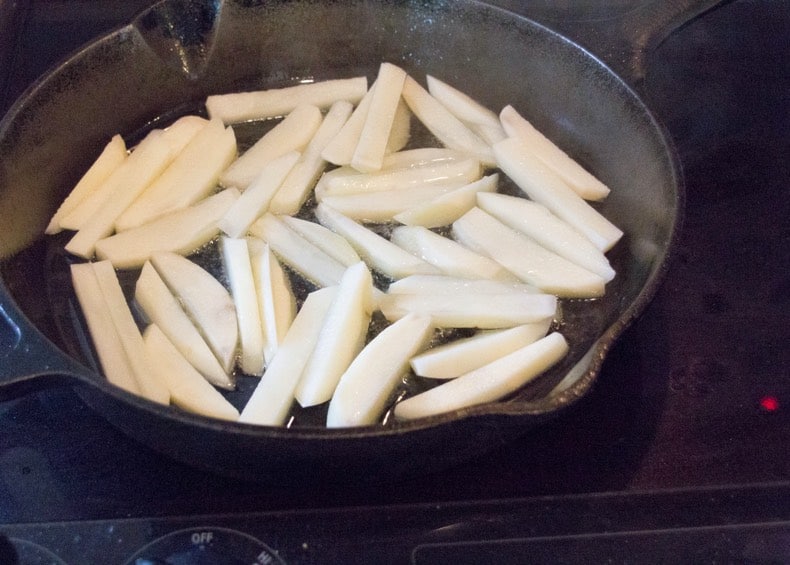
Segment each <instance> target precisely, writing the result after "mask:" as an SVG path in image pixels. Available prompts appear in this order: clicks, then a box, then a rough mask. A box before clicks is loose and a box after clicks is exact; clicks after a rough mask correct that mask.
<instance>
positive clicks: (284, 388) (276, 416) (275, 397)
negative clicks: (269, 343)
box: [239, 286, 337, 426]
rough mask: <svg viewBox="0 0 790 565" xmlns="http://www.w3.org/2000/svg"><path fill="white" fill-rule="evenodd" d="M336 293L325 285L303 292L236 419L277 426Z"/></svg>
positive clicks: (285, 414)
mask: <svg viewBox="0 0 790 565" xmlns="http://www.w3.org/2000/svg"><path fill="white" fill-rule="evenodd" d="M336 294H337V287H335V286H328V287H325V288H322V289H319V290H316V291H314V292H311V293H310V294H308V295H307V298H306V299H305V301H304V304H302V307H301V308H300V309H299V312H298V313H297V314H296V318H294V321H293V323H292V324H291V327H290V328H288V332H287V333H286V334H285V336H284V338H283V340H282V342H281V343H280V347H278V349H277V353H276V354H275V355H274V357H273V358H272V360H271V362H270V363H269V365H268V366H267V367H266V371H265V372H264V373H263V376H262V377H261V380H260V382H259V383H258V384H257V385H256V387H255V390H254V391H253V393H252V396H250V399H249V400H248V401H247V403H246V404H245V405H244V409H243V410H242V411H241V416H240V418H239V421H240V422H247V423H250V424H258V425H263V426H281V425H283V424H284V423H285V419H286V418H287V417H288V412H289V411H290V410H291V406H292V405H293V403H294V391H295V390H296V385H297V384H298V382H299V377H301V375H302V372H303V371H304V368H305V365H307V361H308V360H309V359H310V356H311V355H312V353H313V349H315V345H316V343H317V341H318V335H319V333H320V332H321V327H322V326H323V324H324V319H325V318H326V313H327V312H328V311H329V307H330V305H331V304H332V301H333V300H334V299H335V296H336Z"/></svg>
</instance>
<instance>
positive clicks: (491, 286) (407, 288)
mask: <svg viewBox="0 0 790 565" xmlns="http://www.w3.org/2000/svg"><path fill="white" fill-rule="evenodd" d="M387 292H388V293H389V294H441V295H445V296H459V297H463V296H466V297H469V296H483V297H485V296H488V295H491V294H510V293H517V294H541V292H540V290H538V289H537V288H535V287H534V286H531V285H528V284H525V283H523V282H520V281H506V280H499V281H497V280H490V279H465V278H460V277H452V276H448V275H411V276H409V277H404V278H402V279H400V280H397V281H395V282H393V283H392V284H390V285H389V288H388V289H387Z"/></svg>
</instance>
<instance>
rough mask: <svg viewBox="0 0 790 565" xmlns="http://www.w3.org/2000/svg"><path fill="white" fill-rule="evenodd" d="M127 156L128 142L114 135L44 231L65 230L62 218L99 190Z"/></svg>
mask: <svg viewBox="0 0 790 565" xmlns="http://www.w3.org/2000/svg"><path fill="white" fill-rule="evenodd" d="M126 156H127V155H126V143H124V140H123V138H122V137H121V136H120V135H114V136H113V137H112V139H111V140H110V141H109V142H108V143H107V145H105V146H104V149H103V150H102V152H101V153H100V154H99V156H98V157H97V158H96V160H95V161H94V162H93V164H92V165H91V166H90V168H89V169H88V170H87V171H86V172H85V174H84V175H82V177H81V178H80V180H79V181H78V182H77V184H76V185H75V186H74V188H73V189H72V190H71V192H70V193H69V195H68V196H67V197H66V199H65V200H64V201H63V202H62V203H61V205H60V206H59V207H58V209H57V211H56V212H55V214H54V215H53V216H52V218H51V219H50V221H49V225H47V228H46V230H45V231H44V233H46V234H48V235H52V234H56V233H58V232H60V231H61V230H63V229H64V228H63V226H61V225H60V221H61V219H62V218H64V217H65V216H66V215H68V214H69V213H70V212H71V211H72V210H74V209H75V208H76V207H77V206H78V205H79V203H80V202H82V201H83V200H84V199H85V198H87V197H88V195H90V194H92V193H93V192H94V191H96V190H98V189H99V188H100V187H101V186H102V184H103V183H104V182H105V181H106V180H107V179H108V178H109V177H110V175H111V174H112V173H113V172H115V170H116V169H117V168H118V167H120V166H121V163H123V162H124V161H125V160H126Z"/></svg>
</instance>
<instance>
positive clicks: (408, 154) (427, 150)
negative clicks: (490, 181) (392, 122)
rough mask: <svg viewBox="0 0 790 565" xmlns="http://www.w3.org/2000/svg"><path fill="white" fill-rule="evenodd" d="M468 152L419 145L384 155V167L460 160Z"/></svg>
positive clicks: (464, 157) (405, 166) (436, 163)
mask: <svg viewBox="0 0 790 565" xmlns="http://www.w3.org/2000/svg"><path fill="white" fill-rule="evenodd" d="M468 158H469V157H468V156H467V155H466V153H462V152H461V151H456V150H455V149H448V148H447V147H419V148H416V149H406V150H404V151H396V152H395V153H389V154H388V155H386V156H385V157H384V162H383V163H382V164H381V168H382V169H407V168H410V167H425V166H430V165H438V164H439V163H443V162H446V161H460V160H463V159H468Z"/></svg>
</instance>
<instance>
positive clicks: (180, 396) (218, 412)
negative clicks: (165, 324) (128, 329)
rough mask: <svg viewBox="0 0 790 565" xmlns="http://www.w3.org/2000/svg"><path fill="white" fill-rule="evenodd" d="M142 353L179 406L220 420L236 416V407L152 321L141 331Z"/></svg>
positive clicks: (231, 419)
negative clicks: (143, 349)
mask: <svg viewBox="0 0 790 565" xmlns="http://www.w3.org/2000/svg"><path fill="white" fill-rule="evenodd" d="M143 344H144V347H145V353H146V355H147V356H148V359H149V360H150V362H151V367H152V370H153V372H154V374H155V375H156V376H157V377H158V378H159V379H160V380H161V381H162V382H163V383H165V384H166V385H167V389H168V390H169V391H170V402H171V403H172V404H174V405H175V406H178V407H179V408H181V409H183V410H186V411H188V412H193V413H195V414H200V415H202V416H208V417H210V418H218V419H221V420H230V421H234V420H238V418H239V411H238V410H237V409H236V408H235V407H234V406H233V405H232V404H231V403H230V402H228V400H227V399H226V398H225V397H224V396H222V394H220V392H219V391H218V390H217V389H215V388H214V387H213V386H211V385H210V384H209V383H208V381H207V380H206V379H204V378H203V375H201V374H200V373H198V372H197V370H196V369H195V368H194V367H193V366H192V364H191V363H190V362H189V361H187V360H186V358H185V357H184V356H183V355H182V354H181V352H180V351H179V350H178V349H177V348H176V346H175V345H173V342H171V341H170V339H169V338H168V337H167V336H166V335H165V334H164V332H163V331H162V330H161V329H160V328H159V326H157V325H156V324H151V325H149V326H148V327H147V328H146V329H145V331H144V332H143Z"/></svg>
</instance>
